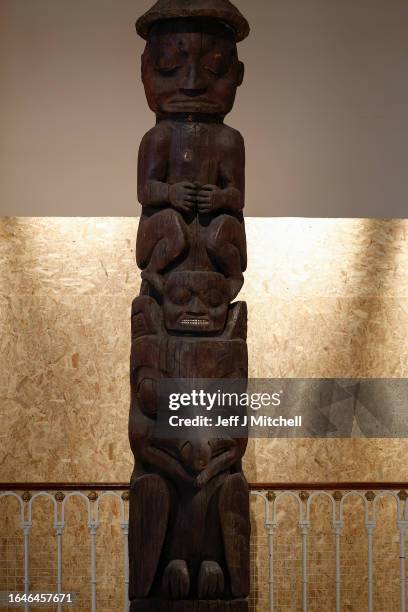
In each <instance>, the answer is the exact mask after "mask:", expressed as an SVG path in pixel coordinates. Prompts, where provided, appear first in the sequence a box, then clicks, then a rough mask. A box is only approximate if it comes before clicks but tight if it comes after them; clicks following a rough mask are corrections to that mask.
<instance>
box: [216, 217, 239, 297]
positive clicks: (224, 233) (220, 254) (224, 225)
mask: <svg viewBox="0 0 408 612" xmlns="http://www.w3.org/2000/svg"><path fill="white" fill-rule="evenodd" d="M207 252H208V255H209V256H210V258H211V260H212V261H213V262H214V263H215V265H216V266H218V268H219V269H220V271H221V272H222V273H223V274H224V275H225V276H226V277H227V278H228V279H229V280H230V283H231V299H234V298H235V297H236V296H237V295H238V293H239V291H240V290H241V287H242V285H243V282H244V277H243V275H242V273H243V272H244V271H245V269H246V266H247V253H246V239H245V226H244V224H243V223H240V222H239V221H237V219H234V218H233V217H229V216H228V215H221V216H220V217H217V218H216V219H215V220H214V221H213V222H212V223H211V224H210V226H209V228H208V234H207Z"/></svg>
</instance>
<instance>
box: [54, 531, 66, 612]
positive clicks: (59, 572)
mask: <svg viewBox="0 0 408 612" xmlns="http://www.w3.org/2000/svg"><path fill="white" fill-rule="evenodd" d="M54 529H55V535H56V538H57V593H62V534H63V531H64V524H63V523H56V524H55V525H54ZM61 610H62V606H61V603H58V612H61Z"/></svg>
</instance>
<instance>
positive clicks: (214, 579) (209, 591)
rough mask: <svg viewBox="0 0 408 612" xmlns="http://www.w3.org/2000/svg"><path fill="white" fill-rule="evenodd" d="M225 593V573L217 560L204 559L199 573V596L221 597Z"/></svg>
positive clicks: (205, 597)
mask: <svg viewBox="0 0 408 612" xmlns="http://www.w3.org/2000/svg"><path fill="white" fill-rule="evenodd" d="M223 593H224V574H223V573H222V569H221V568H220V566H219V565H218V563H217V562H216V561H203V562H202V564H201V567H200V573H199V575H198V598H199V599H219V598H221V597H222V595H223Z"/></svg>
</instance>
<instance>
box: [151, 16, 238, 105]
mask: <svg viewBox="0 0 408 612" xmlns="http://www.w3.org/2000/svg"><path fill="white" fill-rule="evenodd" d="M203 23H204V24H206V22H203V21H202V20H198V21H197V20H195V21H194V20H190V19H182V20H170V21H169V22H166V23H163V24H159V25H157V26H156V27H154V28H153V30H152V32H151V35H150V38H149V42H148V44H147V47H146V50H145V53H144V55H143V59H142V78H143V84H144V86H145V91H146V97H147V101H148V103H149V106H150V108H151V109H152V110H153V111H154V112H155V113H157V114H160V113H205V114H214V115H221V116H225V115H226V114H227V113H229V112H230V110H231V108H232V106H233V104H234V100H235V94H236V89H237V87H238V86H239V85H240V84H241V83H242V79H243V73H244V67H243V64H242V63H241V62H239V61H238V56H237V49H236V44H235V42H234V40H233V38H232V37H231V36H230V35H228V32H227V30H226V28H225V27H222V26H220V25H218V26H216V25H214V24H211V23H210V24H208V23H207V25H203Z"/></svg>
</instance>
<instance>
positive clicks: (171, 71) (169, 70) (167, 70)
mask: <svg viewBox="0 0 408 612" xmlns="http://www.w3.org/2000/svg"><path fill="white" fill-rule="evenodd" d="M179 68H180V66H164V67H163V66H156V71H157V72H159V73H160V74H161V75H163V76H168V77H171V76H174V75H175V74H177V71H178V70H179Z"/></svg>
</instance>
